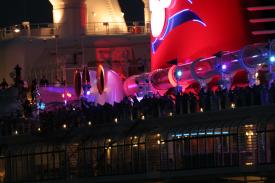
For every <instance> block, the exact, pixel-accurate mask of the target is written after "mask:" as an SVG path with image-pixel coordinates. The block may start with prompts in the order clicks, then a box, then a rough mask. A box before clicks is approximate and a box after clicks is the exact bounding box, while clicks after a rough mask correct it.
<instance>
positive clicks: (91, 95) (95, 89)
mask: <svg viewBox="0 0 275 183" xmlns="http://www.w3.org/2000/svg"><path fill="white" fill-rule="evenodd" d="M74 86H75V93H77V94H78V96H82V97H85V98H86V99H87V100H88V101H91V102H95V103H97V104H101V105H103V104H105V103H109V104H112V105H113V104H114V103H115V102H120V101H121V100H122V99H123V97H124V93H123V90H122V88H123V83H122V81H121V78H120V77H119V75H118V74H117V73H116V72H114V71H113V70H111V69H110V68H109V67H107V66H105V65H99V66H98V68H97V70H88V68H86V67H84V70H83V71H82V72H79V71H76V73H75V83H74ZM84 89H85V91H84Z"/></svg>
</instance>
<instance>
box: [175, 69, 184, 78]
mask: <svg viewBox="0 0 275 183" xmlns="http://www.w3.org/2000/svg"><path fill="white" fill-rule="evenodd" d="M176 74H177V77H178V78H180V77H182V74H183V73H182V71H181V70H177V73H176Z"/></svg>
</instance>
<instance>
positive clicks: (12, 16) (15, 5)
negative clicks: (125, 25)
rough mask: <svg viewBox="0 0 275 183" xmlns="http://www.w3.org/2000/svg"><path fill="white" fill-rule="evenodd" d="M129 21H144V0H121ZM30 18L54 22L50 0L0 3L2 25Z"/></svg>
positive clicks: (40, 21) (5, 1)
mask: <svg viewBox="0 0 275 183" xmlns="http://www.w3.org/2000/svg"><path fill="white" fill-rule="evenodd" d="M119 3H120V4H121V8H122V11H123V12H124V13H125V19H126V21H127V22H132V21H143V3H142V0H119ZM24 20H28V21H30V22H31V24H35V23H50V22H52V6H51V4H50V3H49V1H48V0H2V1H1V5H0V27H5V26H9V25H15V24H20V23H21V22H22V21H24Z"/></svg>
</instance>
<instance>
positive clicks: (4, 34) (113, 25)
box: [0, 22, 151, 41]
mask: <svg viewBox="0 0 275 183" xmlns="http://www.w3.org/2000/svg"><path fill="white" fill-rule="evenodd" d="M65 27H66V26H64V24H62V25H61V24H60V25H58V24H53V23H39V24H25V25H24V24H22V25H21V24H20V25H14V26H9V27H5V28H0V41H1V40H9V39H13V38H16V37H20V36H28V37H40V38H47V37H54V36H56V35H59V34H61V32H62V29H63V28H64V29H65ZM150 31H151V29H150V23H145V24H144V25H140V24H139V23H137V22H133V23H125V22H90V23H87V25H86V30H85V34H86V35H109V34H147V33H150Z"/></svg>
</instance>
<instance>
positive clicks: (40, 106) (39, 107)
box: [37, 102, 46, 111]
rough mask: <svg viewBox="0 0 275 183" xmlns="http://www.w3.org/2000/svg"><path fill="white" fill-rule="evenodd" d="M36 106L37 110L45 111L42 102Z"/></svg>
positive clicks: (44, 105)
mask: <svg viewBox="0 0 275 183" xmlns="http://www.w3.org/2000/svg"><path fill="white" fill-rule="evenodd" d="M37 105H38V109H40V110H42V111H43V110H45V109H46V104H45V103H43V102H39V103H38V104H37Z"/></svg>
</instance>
